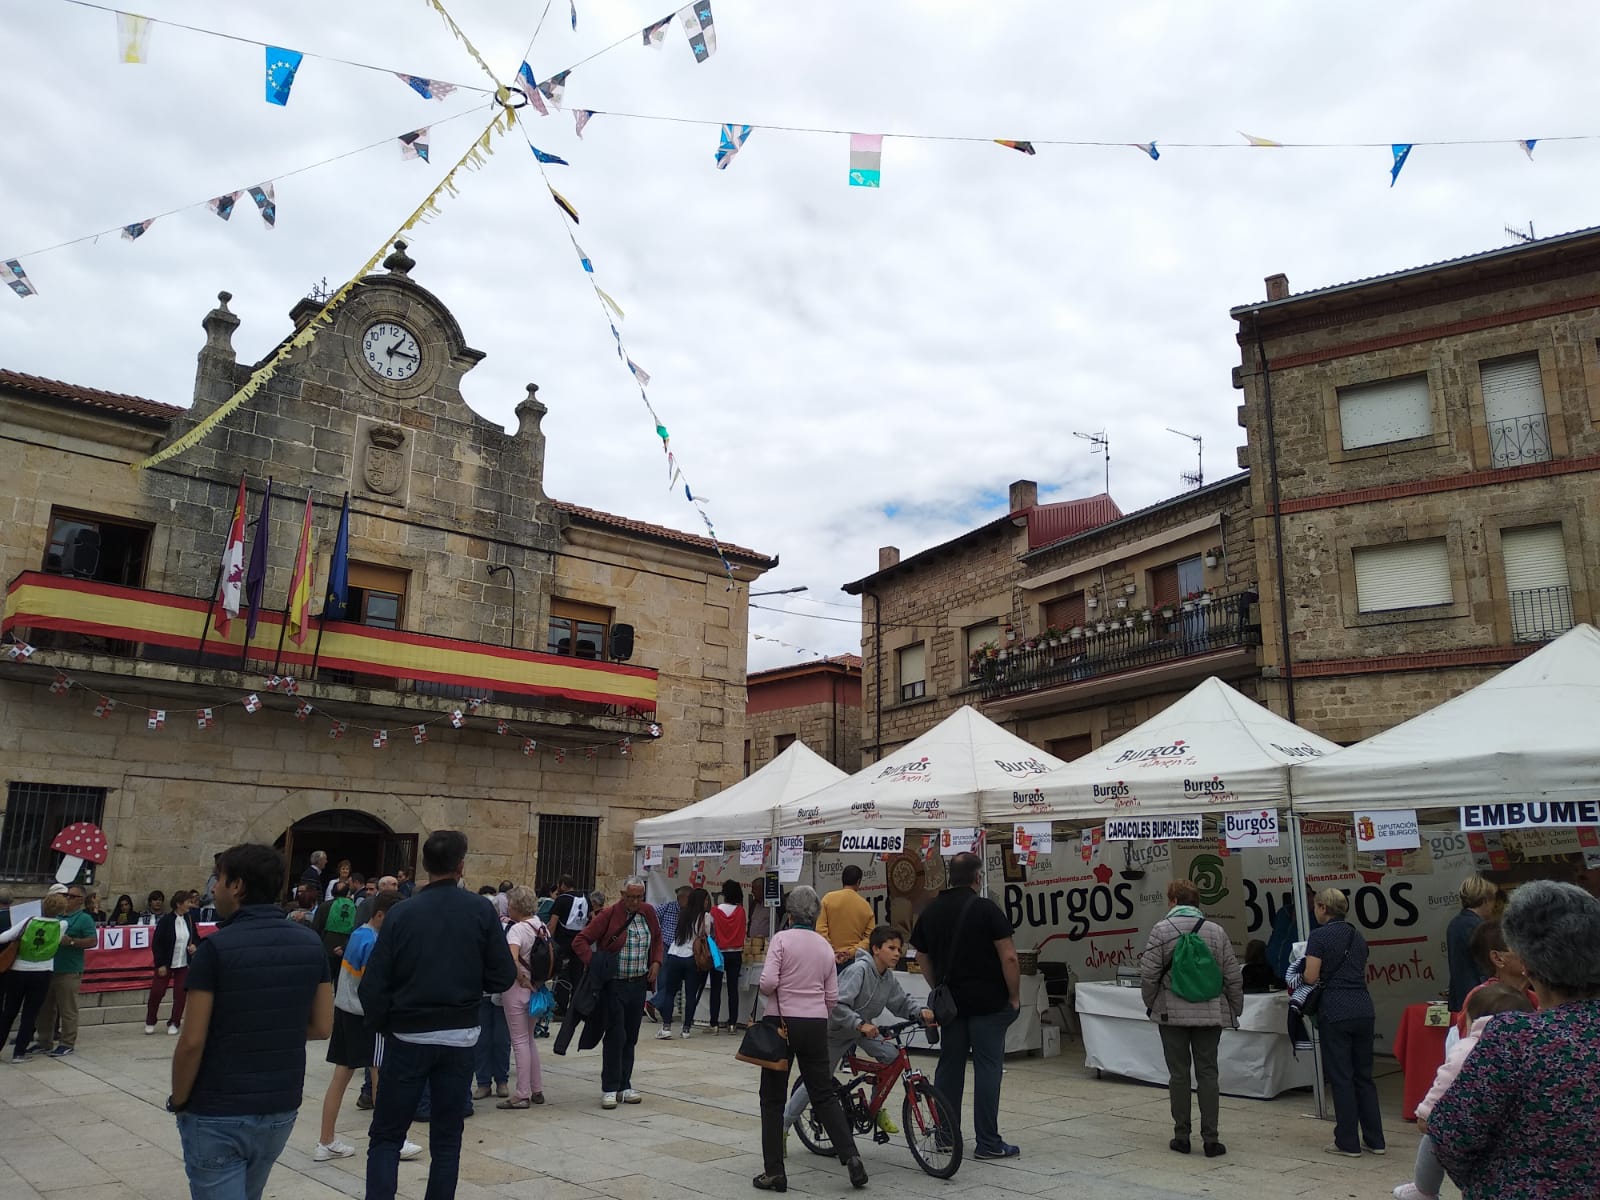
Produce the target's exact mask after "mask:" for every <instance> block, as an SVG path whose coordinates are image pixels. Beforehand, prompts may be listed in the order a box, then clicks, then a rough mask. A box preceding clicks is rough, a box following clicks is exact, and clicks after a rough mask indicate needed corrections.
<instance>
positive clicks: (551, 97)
mask: <svg viewBox="0 0 1600 1200" xmlns="http://www.w3.org/2000/svg"><path fill="white" fill-rule="evenodd" d="M570 74H572V72H571V71H560V72H558V73H557V74H555V75H552V76H550V78H549V79H546V80H545V81H544V82H543V83H541V84H540V85H539V90H540V91H541V92H543V93H544V98H545V99H546V100H548V101H550V107H552V108H560V107H561V97H562V96H564V95H566V93H567V76H568V75H570Z"/></svg>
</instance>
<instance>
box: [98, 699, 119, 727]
mask: <svg viewBox="0 0 1600 1200" xmlns="http://www.w3.org/2000/svg"><path fill="white" fill-rule="evenodd" d="M116 706H117V702H116V701H115V700H113V699H112V698H111V697H110V696H101V697H100V700H99V703H97V704H96V705H95V706H94V715H95V716H97V717H99V718H100V719H101V720H102V721H104V720H105V719H106V718H107V717H109V716H110V715H111V710H112V709H114V708H115V707H116Z"/></svg>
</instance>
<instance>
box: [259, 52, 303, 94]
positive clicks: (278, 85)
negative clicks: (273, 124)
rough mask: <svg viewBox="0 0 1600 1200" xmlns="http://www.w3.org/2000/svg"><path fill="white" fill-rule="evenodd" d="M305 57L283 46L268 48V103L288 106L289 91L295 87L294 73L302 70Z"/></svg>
mask: <svg viewBox="0 0 1600 1200" xmlns="http://www.w3.org/2000/svg"><path fill="white" fill-rule="evenodd" d="M304 57H305V55H303V54H301V53H300V51H298V50H285V49H284V48H283V47H282V46H268V47H267V103H268V104H278V105H286V104H288V103H289V89H290V88H292V87H293V86H294V73H295V72H296V71H298V70H299V69H300V60H301V59H302V58H304Z"/></svg>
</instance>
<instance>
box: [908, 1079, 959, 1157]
mask: <svg viewBox="0 0 1600 1200" xmlns="http://www.w3.org/2000/svg"><path fill="white" fill-rule="evenodd" d="M900 1126H901V1128H902V1129H904V1130H905V1135H906V1145H907V1146H909V1147H911V1157H912V1158H914V1159H916V1160H917V1166H919V1167H921V1168H922V1169H923V1170H924V1171H926V1172H927V1173H928V1174H929V1175H932V1176H933V1177H934V1178H935V1179H949V1178H950V1176H952V1175H954V1174H955V1173H956V1172H957V1171H958V1170H960V1168H961V1130H960V1128H959V1127H958V1125H957V1123H956V1114H955V1112H954V1111H953V1110H952V1109H951V1107H950V1102H949V1101H948V1100H946V1099H945V1098H944V1097H943V1096H942V1095H940V1094H939V1090H938V1089H937V1088H935V1087H934V1086H933V1084H931V1083H929V1082H928V1081H927V1080H926V1079H918V1080H916V1081H914V1082H912V1083H909V1084H907V1085H906V1098H905V1101H904V1102H903V1103H902V1104H901V1106H900Z"/></svg>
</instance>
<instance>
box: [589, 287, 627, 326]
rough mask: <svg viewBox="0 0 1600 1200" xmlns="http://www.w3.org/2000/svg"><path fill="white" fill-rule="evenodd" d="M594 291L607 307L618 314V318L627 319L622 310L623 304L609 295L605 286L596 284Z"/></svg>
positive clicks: (620, 319)
mask: <svg viewBox="0 0 1600 1200" xmlns="http://www.w3.org/2000/svg"><path fill="white" fill-rule="evenodd" d="M594 292H595V295H597V296H599V297H600V299H601V301H603V302H604V304H605V306H606V307H607V308H609V309H610V310H611V311H612V312H614V313H616V314H617V320H619V321H624V320H626V319H627V317H626V316H625V315H624V313H623V311H622V305H620V304H618V303H617V302H616V301H615V300H613V299H612V298H611V297H610V296H609V295H607V294H606V290H605V288H603V287H601V286H600V285H599V284H595V289H594Z"/></svg>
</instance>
